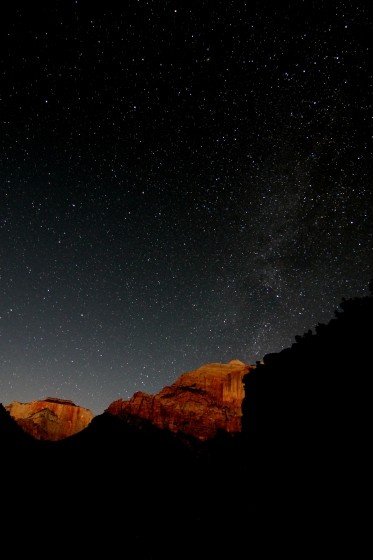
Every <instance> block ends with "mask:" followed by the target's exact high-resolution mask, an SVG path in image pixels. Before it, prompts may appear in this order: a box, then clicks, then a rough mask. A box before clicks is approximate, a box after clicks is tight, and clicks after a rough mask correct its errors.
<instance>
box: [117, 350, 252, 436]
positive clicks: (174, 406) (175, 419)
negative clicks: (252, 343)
mask: <svg viewBox="0 0 373 560" xmlns="http://www.w3.org/2000/svg"><path fill="white" fill-rule="evenodd" d="M255 367H256V366H252V365H248V364H244V363H243V362H241V361H240V360H232V361H230V362H229V363H227V364H220V363H212V364H206V365H203V366H201V367H200V368H198V369H196V370H194V371H190V372H187V373H184V374H182V375H181V376H180V377H179V379H177V380H176V382H175V383H173V384H172V385H171V386H169V387H164V388H163V389H162V390H161V391H160V392H159V393H157V394H156V395H149V394H147V393H143V392H141V391H138V392H137V393H135V394H134V395H133V397H132V398H131V399H129V400H123V399H120V400H117V401H114V402H113V403H111V404H110V406H109V407H108V409H107V412H109V413H111V414H113V415H116V416H120V415H121V414H122V415H123V417H124V416H126V417H127V416H128V414H131V415H133V416H136V417H141V418H145V419H147V420H150V421H151V422H152V423H153V424H154V425H156V426H158V427H159V428H165V429H168V430H171V431H172V432H182V433H185V434H189V435H192V436H194V437H196V438H198V439H200V440H207V439H209V438H212V437H214V436H215V435H216V434H217V433H218V432H219V431H220V430H224V431H226V432H230V433H238V432H240V431H241V418H242V410H241V406H242V401H243V398H244V386H243V382H242V379H243V376H244V375H246V374H248V373H249V372H250V371H251V370H252V369H254V368H255Z"/></svg>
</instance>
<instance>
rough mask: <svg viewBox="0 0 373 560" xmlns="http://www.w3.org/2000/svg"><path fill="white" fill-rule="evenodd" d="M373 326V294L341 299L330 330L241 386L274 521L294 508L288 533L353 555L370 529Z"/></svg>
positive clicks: (301, 339) (263, 366) (249, 439)
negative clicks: (293, 530) (339, 543)
mask: <svg viewBox="0 0 373 560" xmlns="http://www.w3.org/2000/svg"><path fill="white" fill-rule="evenodd" d="M372 325H373V297H372V295H370V296H366V297H360V298H353V299H349V300H343V301H342V303H341V305H340V309H338V310H336V312H335V317H334V318H333V319H331V321H330V322H329V323H327V324H318V325H317V326H316V328H315V332H312V331H309V332H307V333H305V334H304V335H303V336H296V337H295V343H294V344H293V345H292V346H291V347H290V348H286V349H284V350H283V351H281V352H279V353H274V354H268V355H266V356H264V359H263V361H262V362H261V363H258V364H257V368H256V370H255V371H253V372H252V373H251V374H250V375H249V376H246V377H245V378H244V380H243V381H244V385H245V398H244V400H243V405H242V407H243V425H242V437H243V439H244V440H245V442H244V443H243V446H244V447H246V449H249V448H250V449H251V451H252V458H254V464H253V472H254V473H257V474H258V479H259V480H260V483H259V484H260V485H261V487H262V489H263V497H265V498H264V501H265V500H266V499H267V500H268V502H269V503H270V504H271V508H270V511H271V512H272V515H273V516H274V518H279V517H280V516H281V515H282V513H283V505H284V504H286V507H287V514H286V517H284V520H285V519H286V520H287V521H286V523H287V524H288V525H289V526H290V525H292V526H296V527H298V529H300V530H305V531H306V534H307V535H309V538H313V539H320V540H321V539H322V538H325V539H326V540H327V542H331V541H332V540H334V541H336V540H338V539H342V540H343V539H346V540H345V544H346V547H347V546H351V545H352V544H353V542H355V543H356V538H355V537H354V535H356V534H357V532H358V533H360V537H361V538H362V539H363V540H364V532H365V527H366V519H365V515H364V513H363V509H362V508H361V500H362V497H363V496H365V495H366V492H367V488H368V487H369V480H370V465H371V460H370V452H369V443H368V442H369V441H370V432H371V413H370V410H371V403H370V400H371V398H370V394H371V392H370V375H371V374H370V370H371V347H372V342H373V340H372V332H373V331H372ZM246 483H247V484H250V478H249V477H248V478H247V480H246ZM352 512H353V513H352ZM360 537H359V538H360ZM359 538H358V541H359V543H361V542H362V541H360V540H359Z"/></svg>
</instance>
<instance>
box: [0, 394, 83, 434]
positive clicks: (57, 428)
mask: <svg viewBox="0 0 373 560" xmlns="http://www.w3.org/2000/svg"><path fill="white" fill-rule="evenodd" d="M5 409H6V410H8V412H9V414H10V415H11V416H12V417H13V418H14V419H15V420H16V422H17V423H18V424H19V425H20V426H21V427H22V429H23V430H24V431H25V432H27V433H29V434H31V435H32V436H33V437H34V438H35V439H39V440H50V441H58V440H60V439H64V438H66V437H69V436H71V435H73V434H76V433H78V432H80V431H81V430H83V429H84V428H86V427H87V426H88V424H89V423H90V422H91V420H92V418H93V416H94V415H93V413H92V412H91V411H90V410H88V409H87V408H83V407H81V406H76V405H75V404H74V403H73V402H72V401H69V400H63V399H57V398H52V397H48V398H46V399H45V400H41V401H33V402H29V403H19V402H12V403H11V404H9V405H7V406H5Z"/></svg>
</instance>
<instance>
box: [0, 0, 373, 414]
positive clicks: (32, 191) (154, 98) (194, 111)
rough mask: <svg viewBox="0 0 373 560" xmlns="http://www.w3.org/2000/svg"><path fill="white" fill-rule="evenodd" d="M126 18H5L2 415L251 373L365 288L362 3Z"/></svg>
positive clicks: (0, 136) (128, 7) (144, 11)
mask: <svg viewBox="0 0 373 560" xmlns="http://www.w3.org/2000/svg"><path fill="white" fill-rule="evenodd" d="M124 4H125V5H122V6H119V5H118V3H114V2H113V3H111V2H110V1H109V2H105V3H104V4H99V5H98V6H97V5H96V4H95V3H92V2H84V1H80V0H76V1H65V2H41V3H37V4H36V5H34V4H33V3H30V4H29V5H24V4H21V3H18V2H13V3H12V5H11V7H8V8H7V9H6V11H5V12H4V17H3V18H2V21H1V23H0V31H1V34H0V36H1V49H0V142H1V157H0V402H3V404H4V405H5V404H9V403H10V402H12V401H14V400H18V401H20V402H28V401H31V400H36V399H40V398H44V397H47V396H55V397H60V398H66V399H71V400H72V401H73V402H74V403H75V404H78V405H81V406H85V407H87V408H89V409H91V410H92V412H94V413H95V414H100V413H102V412H103V411H104V409H105V408H106V407H107V406H108V405H109V404H110V403H111V402H112V401H114V400H116V399H118V398H121V397H122V398H129V397H131V396H132V395H133V393H134V392H135V391H137V390H143V391H146V392H148V393H155V392H158V391H159V390H160V389H161V388H163V387H164V386H165V385H169V384H171V383H173V382H174V381H175V380H176V379H177V378H178V377H179V375H180V374H181V373H183V372H185V371H189V370H191V369H196V368H197V367H199V366H200V365H202V364H205V363H209V362H226V361H229V360H231V359H240V360H242V361H244V362H247V363H255V362H256V361H257V360H260V359H261V358H262V357H263V356H264V354H266V353H268V352H278V351H280V350H281V349H282V348H284V347H288V346H290V345H291V344H292V343H293V342H294V337H295V335H298V334H303V333H304V332H305V331H307V330H309V329H313V328H314V327H315V325H317V323H319V322H328V321H329V320H330V319H331V318H332V317H333V315H334V310H335V309H337V308H338V306H339V304H340V302H341V300H342V298H344V297H345V298H349V297H355V296H360V295H364V294H366V293H367V291H368V283H369V280H370V279H371V278H372V277H373V266H372V265H373V259H372V161H373V158H372V155H373V154H372V123H373V111H372V84H373V79H372V65H371V51H372V43H371V37H372V31H373V29H372V19H371V14H370V12H369V10H368V4H367V3H366V2H362V1H359V2H355V3H353V5H350V3H348V2H343V1H337V2H330V3H327V2H323V1H317V0H315V1H311V2H303V1H297V2H296V1H290V2H286V3H282V2H279V3H274V4H273V3H270V2H266V1H264V2H263V1H261V2H244V1H237V2H234V1H228V2H223V1H218V2H216V1H214V2H213V1H205V0H202V1H199V2H197V1H191V2H176V1H164V2H157V1H141V0H138V1H132V0H130V1H129V2H126V3H124Z"/></svg>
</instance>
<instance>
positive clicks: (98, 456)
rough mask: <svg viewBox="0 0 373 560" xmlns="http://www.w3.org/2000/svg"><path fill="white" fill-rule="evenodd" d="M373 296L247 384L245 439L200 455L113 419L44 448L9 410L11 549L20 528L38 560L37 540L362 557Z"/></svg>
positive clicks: (155, 431)
mask: <svg viewBox="0 0 373 560" xmlns="http://www.w3.org/2000/svg"><path fill="white" fill-rule="evenodd" d="M371 288H372V284H371V285H370V294H369V295H367V296H365V297H359V298H353V299H349V300H343V301H342V303H341V305H340V309H339V310H337V311H336V312H335V317H334V318H332V319H331V320H330V322H329V323H328V324H325V325H324V324H319V325H317V326H316V327H315V331H314V332H312V331H309V332H308V333H305V334H304V335H303V336H296V337H295V343H294V344H293V345H292V346H291V347H290V348H287V349H285V350H283V351H282V352H279V353H276V354H269V355H266V356H265V357H264V359H263V361H262V362H261V363H258V364H257V367H256V369H255V371H252V372H250V374H248V375H247V376H246V377H244V378H243V382H244V387H245V398H244V400H243V405H242V411H243V420H242V432H241V433H239V434H228V433H226V432H223V431H222V432H220V433H218V434H217V436H216V437H214V438H211V439H209V440H207V441H204V442H201V441H199V440H197V439H195V438H193V437H192V436H187V435H185V434H180V433H172V432H171V431H168V430H165V429H160V428H158V427H156V426H154V425H153V424H152V423H151V422H150V421H147V420H142V419H140V418H135V417H133V416H132V415H130V414H128V415H126V414H123V415H122V416H121V417H120V418H119V417H116V416H113V415H112V414H110V413H108V412H107V411H106V412H105V413H103V414H102V415H99V416H96V417H95V418H93V420H92V422H91V423H90V424H89V426H88V427H87V428H85V429H84V430H82V431H81V432H79V433H78V434H75V435H73V436H71V437H68V438H66V439H64V440H62V441H58V442H54V441H39V440H35V439H34V438H33V437H31V436H29V435H28V434H26V433H25V432H23V431H22V429H21V428H20V427H19V426H18V425H17V424H16V422H15V421H14V420H13V419H12V418H11V417H10V415H9V413H8V412H7V411H6V410H5V408H4V407H3V406H2V405H1V406H0V446H1V464H2V467H1V470H2V481H3V484H4V488H6V489H7V500H6V503H3V517H4V518H5V524H4V541H5V540H6V539H7V538H8V536H10V535H11V534H13V533H11V528H13V529H14V527H16V529H17V534H18V535H20V536H21V537H22V538H20V539H19V542H17V547H18V548H17V550H18V551H21V550H22V551H27V552H28V553H32V551H33V547H34V546H37V549H38V550H40V543H41V541H40V539H41V537H42V540H43V541H45V542H53V544H54V546H57V547H61V546H63V547H64V549H65V550H69V551H74V552H75V554H76V555H78V554H79V555H81V554H91V553H97V551H98V550H101V551H102V555H103V556H105V557H106V556H107V555H109V554H113V553H121V554H123V557H129V558H144V559H150V558H190V557H193V558H205V557H210V556H209V555H215V556H216V557H217V558H247V557H249V556H250V553H251V552H253V550H255V549H256V547H257V546H258V545H260V546H261V550H262V552H263V553H265V552H266V551H269V550H270V548H272V547H274V546H275V547H277V550H278V552H279V553H280V552H285V551H287V553H288V554H293V555H294V557H295V556H296V554H299V555H300V556H302V555H303V554H304V553H307V552H313V553H316V552H317V551H318V550H319V547H320V546H321V545H322V546H323V550H324V551H327V550H332V549H333V547H334V551H335V550H336V547H337V548H338V546H342V544H343V546H344V549H345V550H346V551H347V550H348V547H349V546H351V550H352V546H353V544H354V546H355V553H356V547H357V549H358V547H359V546H363V543H364V537H365V527H366V525H367V521H366V520H367V517H366V516H365V514H364V515H362V511H363V510H362V509H361V499H362V497H364V496H365V495H366V492H367V487H368V486H367V484H368V480H369V479H368V472H367V471H368V465H370V462H369V459H368V457H369V442H370V437H369V436H370V426H371V422H370V409H371V404H370V402H369V401H370V398H369V396H370V392H369V389H368V380H369V377H370V374H369V371H370V367H369V366H370V347H371V344H372V318H373V297H372V289H371ZM357 530H358V531H359V539H358V540H356V535H357ZM13 532H14V531H13ZM10 540H11V539H10ZM36 543H37V544H36ZM13 546H15V543H13ZM50 546H52V544H50ZM129 551H132V552H131V553H130V554H129ZM127 553H128V554H127Z"/></svg>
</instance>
